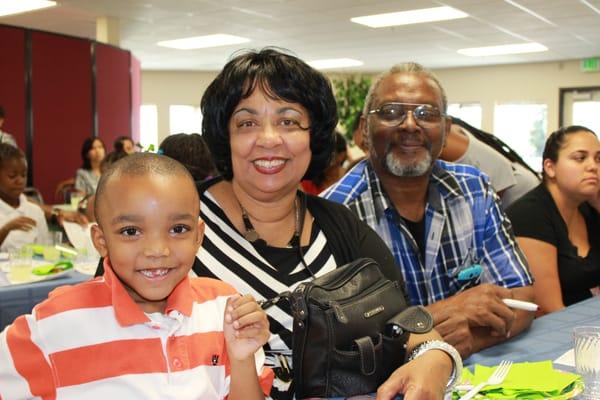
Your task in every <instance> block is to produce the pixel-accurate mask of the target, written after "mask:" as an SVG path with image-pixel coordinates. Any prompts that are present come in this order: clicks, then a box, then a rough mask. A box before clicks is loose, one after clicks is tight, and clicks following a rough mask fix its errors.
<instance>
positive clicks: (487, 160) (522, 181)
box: [440, 117, 540, 209]
mask: <svg viewBox="0 0 600 400" xmlns="http://www.w3.org/2000/svg"><path fill="white" fill-rule="evenodd" d="M440 158H441V159H442V160H444V161H452V162H456V163H459V164H468V165H473V166H475V167H477V168H478V169H479V170H481V171H483V172H485V173H486V174H487V175H488V177H489V178H490V183H491V184H492V187H493V188H494V190H495V191H496V193H497V194H498V196H500V199H501V200H502V208H503V209H506V208H507V207H508V206H509V205H510V204H512V203H513V202H514V201H515V200H517V199H518V198H520V197H521V196H523V195H524V194H525V193H527V192H529V191H530V190H531V189H533V188H534V187H536V186H537V185H539V183H540V179H539V176H538V175H537V173H536V172H535V171H534V170H533V169H531V167H529V165H527V164H526V163H525V161H523V159H522V158H521V157H520V156H519V155H518V154H517V153H516V152H515V151H514V150H512V149H511V148H510V147H509V146H507V145H506V144H505V143H504V142H502V141H501V140H500V139H498V138H497V137H495V136H494V135H492V134H490V133H487V132H484V131H482V130H480V129H477V128H475V127H474V126H471V125H469V124H467V123H466V122H465V121H463V120H461V119H459V118H455V117H452V126H451V128H450V132H449V133H448V137H447V138H446V145H445V146H444V148H443V149H442V153H441V154H440Z"/></svg>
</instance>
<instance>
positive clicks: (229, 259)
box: [194, 192, 336, 398]
mask: <svg viewBox="0 0 600 400" xmlns="http://www.w3.org/2000/svg"><path fill="white" fill-rule="evenodd" d="M200 210H201V216H202V219H203V220H204V222H205V231H204V240H203V242H202V247H201V249H200V251H199V252H198V259H199V260H200V264H201V267H200V270H194V272H195V273H196V274H197V275H199V276H206V277H211V278H217V279H220V280H223V281H225V282H227V283H229V284H230V285H232V286H234V287H235V288H236V289H237V291H238V292H239V293H243V294H252V295H253V296H254V298H255V299H257V300H262V299H270V298H273V297H275V296H276V295H277V294H278V293H281V292H285V291H288V290H293V289H294V288H295V287H296V286H297V285H298V284H299V283H300V282H302V281H305V280H308V279H311V273H310V272H309V271H307V270H306V268H305V267H304V266H303V264H302V263H301V261H300V256H299V253H298V249H294V248H275V247H270V246H268V245H264V244H260V243H256V242H255V243H254V244H253V243H250V242H248V241H247V240H246V239H245V238H244V237H243V235H242V234H240V232H238V231H237V230H236V228H235V227H234V226H233V224H232V223H231V221H230V220H229V219H228V218H227V216H226V215H225V213H224V212H223V211H222V210H221V208H220V206H219V205H218V204H217V203H216V201H215V199H214V198H213V197H212V196H211V195H210V193H208V192H204V193H202V194H201V206H200ZM326 241H327V240H326V238H325V235H324V234H323V232H322V231H321V230H320V229H319V228H318V225H317V224H313V230H312V233H311V240H310V244H309V245H308V246H306V247H303V252H304V260H305V262H306V264H307V265H308V267H309V268H310V270H311V272H312V273H313V274H315V275H316V276H320V275H322V274H324V273H326V272H329V271H331V270H333V269H335V268H336V263H335V260H334V257H333V255H332V254H331V250H329V247H327V246H326ZM266 311H267V314H268V316H269V323H270V325H271V333H272V334H271V338H270V340H269V342H268V344H267V345H266V346H265V353H266V355H267V361H266V364H267V366H269V367H274V368H277V367H280V364H281V359H280V358H278V357H277V355H278V354H281V355H284V356H286V360H285V361H287V362H288V364H289V365H290V366H291V346H292V336H291V335H292V326H293V319H292V316H291V314H290V308H289V305H288V303H287V302H285V301H282V302H280V303H279V304H277V305H274V306H272V307H270V308H268V309H267V310H266ZM288 385H289V384H287V383H285V382H282V381H280V380H279V379H277V378H276V382H274V384H273V389H274V390H273V392H272V397H273V398H286V397H287V396H283V394H281V395H278V393H277V392H278V391H283V390H285V389H286V388H287V386H288Z"/></svg>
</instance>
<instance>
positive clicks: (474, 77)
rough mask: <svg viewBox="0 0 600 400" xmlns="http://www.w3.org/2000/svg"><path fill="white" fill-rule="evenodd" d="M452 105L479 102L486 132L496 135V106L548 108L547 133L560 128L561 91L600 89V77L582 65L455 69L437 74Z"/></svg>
mask: <svg viewBox="0 0 600 400" xmlns="http://www.w3.org/2000/svg"><path fill="white" fill-rule="evenodd" d="M435 72H436V74H437V75H438V78H439V79H440V81H441V83H442V85H443V86H444V88H445V89H446V94H447V96H448V101H450V102H461V103H462V102H470V101H473V102H479V103H481V105H482V109H483V115H482V125H481V126H482V129H483V130H486V131H488V132H490V131H492V129H493V126H494V121H493V112H494V105H495V104H497V103H504V102H524V103H545V104H547V105H548V126H547V132H552V131H553V130H555V129H557V127H558V114H559V110H558V102H559V89H560V88H569V87H583V86H600V73H584V72H581V71H580V69H579V61H563V62H551V63H536V64H515V65H499V66H492V67H478V68H452V69H440V70H436V71H435Z"/></svg>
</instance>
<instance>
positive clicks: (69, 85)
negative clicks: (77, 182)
mask: <svg viewBox="0 0 600 400" xmlns="http://www.w3.org/2000/svg"><path fill="white" fill-rule="evenodd" d="M31 39H32V65H31V68H32V80H31V84H32V105H33V107H32V109H33V182H34V185H35V187H37V188H38V190H40V191H41V192H42V195H43V196H44V198H45V199H53V198H54V190H55V188H56V184H57V183H58V182H59V181H61V180H63V179H67V178H70V177H74V176H75V171H76V170H77V168H78V167H79V166H80V165H81V155H80V149H81V144H82V143H83V141H84V139H85V138H86V137H89V136H92V129H93V125H92V122H93V119H92V116H93V115H92V64H91V58H90V46H91V43H90V41H88V40H83V39H76V38H71V37H67V36H59V35H54V34H50V33H42V32H32V35H31Z"/></svg>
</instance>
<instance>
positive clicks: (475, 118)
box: [448, 103, 481, 129]
mask: <svg viewBox="0 0 600 400" xmlns="http://www.w3.org/2000/svg"><path fill="white" fill-rule="evenodd" d="M448 115H451V116H453V117H456V118H460V119H462V120H463V121H465V122H466V123H467V124H469V125H472V126H474V127H475V128H477V129H481V104H479V103H450V104H448Z"/></svg>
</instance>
